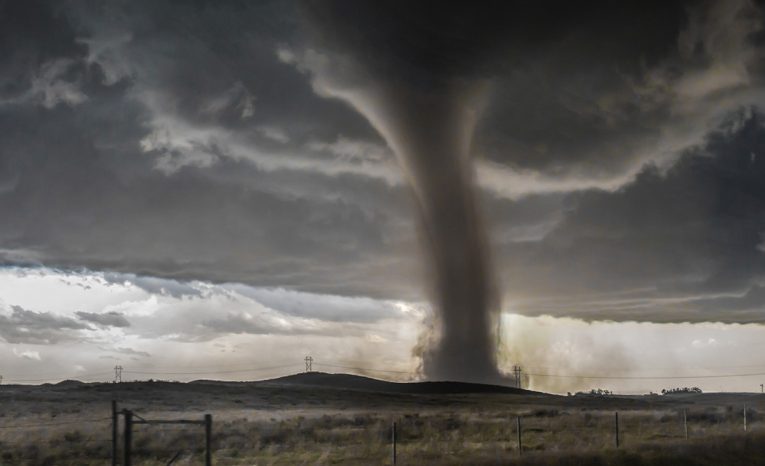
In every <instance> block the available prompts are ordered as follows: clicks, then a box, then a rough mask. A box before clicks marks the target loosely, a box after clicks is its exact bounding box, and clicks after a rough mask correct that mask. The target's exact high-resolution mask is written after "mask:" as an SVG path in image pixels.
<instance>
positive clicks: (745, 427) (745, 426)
mask: <svg viewBox="0 0 765 466" xmlns="http://www.w3.org/2000/svg"><path fill="white" fill-rule="evenodd" d="M746 429H747V425H746V405H744V432H746Z"/></svg>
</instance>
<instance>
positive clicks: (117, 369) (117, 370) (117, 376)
mask: <svg viewBox="0 0 765 466" xmlns="http://www.w3.org/2000/svg"><path fill="white" fill-rule="evenodd" d="M114 383H122V366H114Z"/></svg>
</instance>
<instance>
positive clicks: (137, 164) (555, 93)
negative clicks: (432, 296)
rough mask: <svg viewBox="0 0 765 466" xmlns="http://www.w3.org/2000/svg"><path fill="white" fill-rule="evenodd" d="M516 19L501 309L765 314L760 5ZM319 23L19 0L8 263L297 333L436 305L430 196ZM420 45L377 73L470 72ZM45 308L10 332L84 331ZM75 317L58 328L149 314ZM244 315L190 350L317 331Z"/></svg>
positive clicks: (499, 102) (480, 152) (6, 29)
mask: <svg viewBox="0 0 765 466" xmlns="http://www.w3.org/2000/svg"><path fill="white" fill-rule="evenodd" d="M341 7H342V2H341ZM357 8H361V9H362V10H363V9H364V8H365V7H363V6H358V7H357ZM617 10H619V11H617ZM362 13H363V14H368V13H369V11H366V10H364V11H361V12H359V14H362ZM510 13H512V14H515V15H516V16H517V17H518V18H526V20H527V22H528V24H530V25H532V26H534V27H533V28H532V29H534V30H536V31H538V34H531V35H524V34H525V33H524V34H520V35H516V36H513V35H510V36H505V35H503V33H502V31H487V34H488V33H491V34H498V35H497V36H496V43H497V49H496V50H492V54H491V55H490V56H483V57H481V60H482V62H481V66H480V67H478V68H475V69H478V70H480V72H481V73H482V76H483V77H485V78H487V79H488V80H489V81H491V93H490V97H489V98H488V100H487V102H488V103H487V108H486V112H485V114H484V116H483V117H482V119H481V121H479V122H478V125H477V126H476V138H475V143H474V145H473V147H472V149H471V150H472V151H473V152H474V155H476V156H477V157H478V158H479V161H478V165H477V174H478V180H479V186H480V187H481V189H482V191H481V197H482V204H481V205H482V208H483V210H484V212H485V214H486V215H485V216H486V218H487V219H488V221H489V223H490V226H491V228H490V231H491V234H492V241H493V244H494V248H495V249H494V251H495V254H494V255H495V258H494V259H495V261H496V262H497V266H498V268H499V270H500V272H501V277H502V285H503V288H504V289H505V294H506V296H505V297H504V298H505V309H512V310H514V311H516V312H522V313H527V314H554V315H566V316H577V317H583V318H587V319H613V320H646V321H656V322H667V321H686V320H687V321H730V322H760V321H761V320H762V318H761V315H762V312H761V310H762V306H763V305H765V301H763V299H765V294H763V293H762V291H761V290H762V287H763V286H765V284H764V283H763V264H762V254H765V252H764V251H765V246H763V244H765V242H764V241H763V239H762V236H761V235H762V234H763V232H764V231H765V228H764V226H763V225H762V222H761V221H760V217H761V209H762V208H763V206H765V199H763V193H762V190H761V189H760V188H759V186H761V185H763V181H765V170H763V169H762V165H761V163H762V156H765V154H763V147H762V144H763V142H762V138H763V125H762V118H763V117H762V116H761V114H760V110H758V109H759V108H760V107H761V105H762V100H763V93H762V91H763V82H762V76H763V72H764V71H765V68H764V67H763V60H762V57H763V56H762V51H763V49H762V47H763V45H762V44H763V32H762V31H763V24H762V23H763V15H762V11H761V9H760V8H759V7H758V6H757V5H756V4H754V3H750V2H746V1H740V2H710V3H705V4H699V5H696V4H694V5H690V4H684V3H682V2H680V3H674V2H670V3H666V4H665V5H663V6H661V7H656V8H654V7H651V8H648V7H640V8H639V9H637V10H635V11H633V10H631V9H630V8H627V9H626V10H624V11H621V9H615V8H595V7H594V6H593V7H592V8H589V7H588V8H584V9H582V10H581V11H578V12H572V14H574V13H575V17H578V16H576V15H582V17H583V18H586V21H584V20H583V21H580V22H577V21H569V22H563V23H560V24H559V23H552V22H551V23H549V24H548V23H545V22H544V21H547V20H546V19H544V18H547V17H548V15H544V14H541V13H540V12H538V11H536V10H534V11H527V12H509V13H508V14H510ZM542 13H544V12H542ZM595 13H597V14H595ZM304 14H305V10H303V9H302V8H301V7H299V6H298V5H297V4H293V3H291V2H275V1H274V2H258V4H257V5H253V4H250V3H249V2H235V1H232V2H225V3H220V2H216V3H214V4H213V3H212V2H196V3H194V4H189V3H186V2H163V3H162V4H158V3H156V2H131V3H130V4H122V3H107V4H101V3H90V2H71V3H60V2H52V1H37V0H35V1H29V2H3V3H2V4H0V18H1V19H0V21H2V24H0V133H2V134H3V138H2V139H1V140H0V218H2V219H3V221H2V222H0V261H2V263H3V264H5V265H23V266H25V267H39V266H52V267H60V268H64V269H68V270H72V269H74V270H80V269H83V268H84V269H89V270H97V271H104V272H106V273H107V274H108V273H115V274H116V275H115V276H118V277H121V278H124V277H125V276H129V277H134V278H135V279H136V280H143V281H144V283H145V285H146V286H147V287H149V286H153V287H155V288H156V289H157V290H161V289H163V288H164V289H165V292H166V293H167V294H168V295H170V296H173V295H175V294H183V293H185V292H186V291H188V290H186V291H184V287H186V286H188V285H186V284H185V283H186V282H187V281H194V280H204V281H208V282H215V283H240V284H244V285H251V286H253V287H254V288H256V289H259V290H273V289H277V288H282V289H284V290H286V291H284V293H283V294H281V295H280V299H284V300H285V303H287V304H285V313H286V314H287V315H289V316H292V317H295V318H309V316H308V314H309V313H308V311H305V307H306V302H305V301H304V297H305V296H307V295H301V294H300V293H312V294H311V296H313V295H318V294H325V295H328V296H331V298H328V299H331V300H333V299H351V300H352V301H345V302H344V304H342V305H339V306H335V305H332V306H329V307H326V308H325V307H322V306H323V305H322V306H318V307H317V308H316V310H314V311H311V316H313V317H316V316H323V318H325V319H326V320H327V321H336V322H341V321H343V322H345V321H347V322H352V323H358V324H360V325H363V324H364V323H365V322H374V321H376V319H378V318H387V317H385V316H391V315H395V313H396V312H397V311H396V309H395V308H394V307H390V306H388V305H383V306H380V305H379V304H377V303H379V302H380V301H377V300H376V299H380V300H382V301H383V302H391V301H397V300H408V301H421V300H422V299H423V296H422V295H423V293H422V290H423V288H424V286H423V273H422V270H421V265H420V256H419V254H418V242H419V239H418V238H417V235H416V232H415V226H414V221H413V215H412V206H411V193H410V192H409V191H408V189H407V188H406V186H405V184H404V183H402V176H401V172H400V169H399V167H398V166H397V165H396V162H395V160H394V159H393V157H392V152H391V150H390V149H389V148H388V147H387V146H386V144H385V142H384V141H383V140H382V139H381V138H380V137H379V136H378V135H377V134H376V133H375V131H374V129H373V128H372V127H371V126H370V125H369V123H367V121H366V120H364V119H363V118H362V117H360V116H359V115H357V114H356V113H355V112H354V111H353V110H352V109H350V108H348V107H347V106H346V105H345V104H343V103H342V102H340V101H335V100H330V99H325V98H323V97H322V96H321V95H319V94H320V92H321V89H320V86H318V87H317V83H316V82H315V81H313V80H312V75H311V70H312V69H315V68H316V67H321V66H326V65H327V63H333V61H332V60H335V59H336V57H332V56H329V55H328V54H327V53H326V52H325V51H323V49H322V48H321V47H319V44H317V43H316V42H315V39H313V38H312V36H311V34H310V31H306V29H305V24H304V22H303V20H302V18H303V16H302V15H304ZM504 14H505V13H502V14H498V15H497V18H498V19H500V20H502V18H505V17H506V16H503V15H504ZM524 15H526V16H524ZM362 16H363V15H362ZM413 17H416V15H415V16H413ZM535 18H536V19H535ZM645 24H652V33H651V34H645ZM537 26H538V27H537ZM425 36H426V38H427V34H426V35H425ZM523 37H527V38H528V40H521V39H522V38H523ZM605 37H609V38H611V39H609V40H607V41H604V40H603V39H604V38H605ZM400 39H401V42H398V41H396V42H393V43H392V44H391V47H393V48H392V49H391V50H390V51H389V52H391V53H389V54H382V55H381V57H383V58H384V59H385V60H389V59H396V57H403V58H402V59H404V60H405V62H406V63H404V65H403V66H405V67H406V69H407V70H409V71H408V73H409V74H408V76H411V77H412V79H419V78H421V76H422V74H421V73H418V70H417V66H420V65H417V63H429V64H430V65H432V66H433V67H441V68H443V69H444V70H446V71H444V72H445V73H447V74H451V73H456V74H459V73H460V71H461V70H462V69H464V68H463V64H461V62H460V61H459V60H457V61H449V60H447V61H444V57H439V56H433V55H431V54H429V52H428V50H430V49H429V47H427V45H428V44H427V41H426V42H425V43H423V44H421V45H422V47H421V48H420V49H416V50H410V51H409V52H407V53H405V54H402V53H399V52H398V51H400V50H401V49H402V47H406V44H407V43H408V41H407V40H404V39H406V38H400ZM453 39H454V40H456V41H458V42H459V40H460V35H459V34H456V35H455V37H454V38H453ZM418 40H419V39H418ZM423 40H424V39H423ZM604 44H605V45H604ZM360 45H363V44H360ZM431 45H432V44H431ZM464 45H465V47H466V50H468V51H469V50H470V44H469V43H468V44H464ZM503 53H504V54H505V55H502V54H503ZM465 56H466V57H467V55H465ZM421 57H424V59H425V61H424V62H422V61H421V60H419V58H421ZM460 57H462V56H461V55H460ZM496 57H504V58H496ZM465 59H467V58H465ZM383 64H384V63H383ZM430 65H429V66H430ZM175 279H177V280H179V281H176V280H175ZM232 286H239V285H232ZM194 292H196V293H198V292H199V290H195V291H194ZM232 292H233V291H232ZM258 293H260V296H259V297H258V298H260V300H259V302H261V303H266V304H267V303H270V300H273V299H276V298H274V297H273V296H270V295H269V294H268V293H270V292H267V291H258ZM290 293H295V294H294V295H290ZM160 295H161V293H160ZM298 297H299V298H298ZM367 300H369V301H367ZM344 306H347V307H344ZM75 311H77V309H73V312H75ZM112 311H113V312H115V313H119V312H121V311H120V310H119V309H114V310H112ZM357 311H358V312H357ZM25 312H35V314H34V315H32V314H25ZM45 312H47V311H46V310H45V309H44V308H39V309H35V310H34V311H27V310H25V309H22V310H20V311H19V312H18V313H17V314H14V313H13V312H12V311H9V313H8V314H7V315H6V316H5V317H4V318H5V319H7V321H6V322H7V324H8V325H7V326H8V328H9V329H18V328H22V327H23V328H29V329H32V330H33V331H32V332H31V333H32V334H34V335H33V336H28V337H25V336H24V335H22V334H19V333H18V330H8V332H10V333H8V335H7V337H8V338H10V339H24V338H32V339H37V341H54V340H61V339H62V338H64V337H63V336H62V335H58V334H57V333H56V332H55V331H53V330H52V328H50V329H49V328H48V327H46V326H45V325H47V324H44V322H45V318H46V317H45V314H44V313H45ZM80 312H83V314H82V316H80V318H77V316H75V315H73V316H71V317H70V318H71V319H72V321H71V323H69V324H67V322H68V321H65V322H59V323H56V324H54V323H51V324H50V327H52V326H58V327H59V328H62V329H67V330H66V331H67V332H68V334H69V333H70V332H69V331H70V330H71V331H75V332H87V331H88V330H87V329H85V328H70V327H66V325H78V326H89V327H91V328H99V329H101V330H103V329H109V328H111V329H114V328H122V329H132V328H134V327H135V326H136V325H139V323H140V322H138V321H136V320H135V318H133V317H131V316H127V315H125V316H121V315H120V314H109V315H99V316H95V315H90V314H87V312H95V311H89V310H88V311H86V310H80ZM110 312H111V311H110ZM41 313H42V314H41ZM121 319H125V320H124V321H123V320H121ZM168 319H170V317H168ZM247 322H248V320H247V317H246V316H244V315H243V314H241V313H237V312H233V313H232V314H230V315H225V316H207V317H205V318H203V319H200V320H199V321H198V322H197V323H198V328H197V330H194V331H190V333H189V335H186V336H188V337H189V338H192V339H204V338H207V336H208V333H207V332H213V333H214V332H216V331H221V332H223V331H229V330H231V329H234V328H237V329H240V330H242V331H250V332H253V333H257V332H272V331H283V332H290V331H295V332H297V331H298V330H296V329H297V328H298V327H299V325H298V324H295V325H296V326H297V327H294V328H293V327H289V326H286V327H285V326H283V325H282V323H280V322H279V321H278V320H277V321H269V320H268V319H264V320H263V321H262V322H261V321H259V322H258V323H257V324H251V325H250V324H248V323H247ZM126 324H129V326H128V325H126ZM304 324H305V325H308V324H306V323H305V322H301V323H300V325H304ZM170 326H171V325H170V324H169V323H168V327H170ZM308 328H313V327H310V325H309V326H308ZM300 331H303V330H300ZM312 331H313V330H312ZM194 332H198V333H196V334H195V333H194Z"/></svg>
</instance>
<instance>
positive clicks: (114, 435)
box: [112, 400, 119, 466]
mask: <svg viewBox="0 0 765 466" xmlns="http://www.w3.org/2000/svg"><path fill="white" fill-rule="evenodd" d="M118 416H119V415H118V414H117V400H112V466H117V436H118V435H119V433H118V430H119V426H118V425H117V423H118V422H119V417H118Z"/></svg>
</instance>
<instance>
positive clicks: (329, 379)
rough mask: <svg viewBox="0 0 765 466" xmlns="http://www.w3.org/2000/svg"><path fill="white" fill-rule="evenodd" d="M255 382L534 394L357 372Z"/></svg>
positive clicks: (435, 392)
mask: <svg viewBox="0 0 765 466" xmlns="http://www.w3.org/2000/svg"><path fill="white" fill-rule="evenodd" d="M259 384H274V385H276V384H278V385H302V386H317V387H322V388H337V389H344V390H359V391H368V392H381V393H408V394H425V395H430V394H432V395H441V394H459V393H466V394H467V393H505V394H508V393H510V394H534V393H537V392H532V391H530V390H522V389H520V388H515V387H506V386H502V385H489V384H480V383H468V382H388V381H385V380H378V379H373V378H371V377H364V376H360V375H351V374H328V373H326V372H305V373H301V374H293V375H288V376H285V377H279V378H276V379H270V380H264V381H262V382H259Z"/></svg>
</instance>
